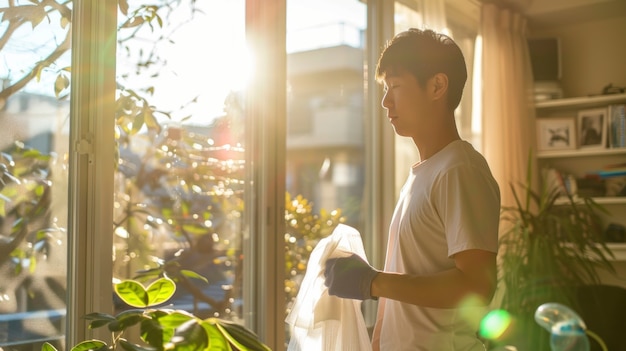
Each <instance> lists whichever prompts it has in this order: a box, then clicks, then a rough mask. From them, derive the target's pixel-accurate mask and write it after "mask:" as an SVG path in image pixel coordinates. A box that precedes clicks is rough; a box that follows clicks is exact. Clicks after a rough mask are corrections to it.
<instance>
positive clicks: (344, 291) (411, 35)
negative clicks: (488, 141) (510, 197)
mask: <svg viewBox="0 0 626 351" xmlns="http://www.w3.org/2000/svg"><path fill="white" fill-rule="evenodd" d="M376 77H377V80H378V81H379V82H382V84H383V85H384V88H385V95H384V98H383V100H382V105H383V107H384V108H385V109H386V110H387V118H388V119H389V122H390V123H391V125H392V126H393V128H394V130H395V132H396V133H397V134H398V135H399V136H404V137H409V138H412V139H413V142H414V143H415V146H416V147H417V149H418V151H419V154H420V161H419V162H418V163H416V164H414V165H413V166H412V167H411V170H410V172H409V175H408V179H407V181H406V183H405V185H404V187H403V188H402V191H401V193H400V197H399V200H398V203H397V205H396V209H395V211H394V214H393V217H392V221H391V224H390V228H389V241H388V244H387V255H386V261H385V268H384V270H383V271H378V270H376V269H374V268H372V267H371V266H369V265H368V264H367V263H365V262H364V261H363V260H361V259H360V258H359V257H358V256H355V255H353V256H350V257H345V258H338V259H331V260H328V262H327V263H326V270H325V274H326V281H325V283H326V285H327V286H328V288H329V293H330V294H331V295H336V296H339V297H343V298H352V299H361V300H365V299H370V298H374V299H377V298H379V304H378V316H377V321H376V325H375V328H374V332H373V336H372V346H373V349H374V350H383V351H386V350H390V351H401V350H412V351H415V350H423V351H447V350H455V351H457V350H464V351H465V350H467V351H469V350H471V351H474V350H484V346H483V344H482V343H481V342H480V340H479V339H478V337H477V327H478V326H477V321H476V318H475V316H474V318H471V317H468V316H467V314H466V313H465V312H467V307H466V306H467V304H472V305H473V306H478V307H480V306H484V305H486V304H487V303H488V302H489V301H490V300H491V298H492V296H493V294H494V291H495V287H496V270H497V269H496V254H497V249H498V223H499V216H500V192H499V188H498V185H497V183H496V182H495V180H494V178H493V176H492V174H491V171H490V170H489V167H488V165H487V163H486V161H485V159H484V158H483V156H482V155H481V154H479V153H478V152H477V151H476V150H475V149H474V148H473V147H472V146H471V145H470V144H469V143H467V142H465V141H463V140H461V138H460V136H459V134H458V131H457V128H456V124H455V119H454V110H455V109H456V107H457V106H458V104H459V101H460V99H461V95H462V92H463V86H464V85H465V81H466V79H467V71H466V68H465V60H464V58H463V54H462V53H461V50H460V49H459V47H458V46H457V45H456V44H455V43H454V41H452V39H450V38H449V37H447V36H445V35H442V34H438V33H435V32H433V31H431V30H418V29H410V30H408V31H405V32H403V33H400V34H398V35H397V36H395V37H394V38H393V39H392V40H391V41H390V42H389V43H388V44H387V46H386V48H385V49H384V50H383V52H382V54H381V56H380V58H379V61H378V65H377V68H376ZM479 320H480V318H478V321H479Z"/></svg>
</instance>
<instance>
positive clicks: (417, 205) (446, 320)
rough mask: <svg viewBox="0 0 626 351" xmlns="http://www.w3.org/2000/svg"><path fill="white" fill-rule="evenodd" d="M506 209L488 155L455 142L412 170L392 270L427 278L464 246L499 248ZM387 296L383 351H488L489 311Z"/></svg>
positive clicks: (397, 218)
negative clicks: (481, 327)
mask: <svg viewBox="0 0 626 351" xmlns="http://www.w3.org/2000/svg"><path fill="white" fill-rule="evenodd" d="M499 214H500V196H499V188H498V185H497V184H496V182H495V180H494V179H493V177H492V176H491V173H490V170H489V167H488V165H487V163H486V162H485V160H484V158H483V157H482V156H481V155H480V154H479V153H478V152H477V151H476V150H474V148H473V147H472V146H471V145H470V144H469V143H467V142H465V141H460V140H459V141H454V142H452V143H450V144H448V145H447V146H446V147H445V148H443V149H442V150H441V151H439V152H438V153H436V154H435V155H433V156H431V157H430V158H429V159H427V160H425V161H424V162H422V163H420V164H418V165H416V166H414V167H413V168H412V169H411V172H410V174H409V177H408V179H407V182H406V184H405V186H404V188H403V189H402V191H401V194H400V199H399V200H398V203H397V206H396V210H395V211H394V214H393V217H392V221H391V225H390V229H389V241H388V245H387V256H386V257H387V258H386V263H385V271H386V272H397V273H405V274H412V275H418V276H428V275H433V274H436V273H438V272H442V271H445V270H448V269H451V268H454V267H455V262H454V259H452V256H453V255H454V254H455V253H458V252H460V251H464V250H468V249H481V250H486V251H491V252H497V250H498V223H499ZM381 300H384V311H382V324H381V329H380V330H381V334H380V349H381V350H383V351H387V350H390V351H405V350H406V351H409V350H410V351H417V350H419V351H431V350H437V351H452V350H463V351H470V350H471V351H475V350H483V349H484V347H483V345H482V343H481V342H480V341H479V340H478V338H477V337H476V331H477V329H478V322H479V321H480V319H481V317H482V316H483V315H484V313H485V310H484V309H483V308H480V307H463V308H454V309H438V308H426V307H422V306H416V305H411V304H407V303H403V302H400V301H394V300H388V299H383V298H381ZM379 313H380V311H379ZM378 318H379V319H381V316H378Z"/></svg>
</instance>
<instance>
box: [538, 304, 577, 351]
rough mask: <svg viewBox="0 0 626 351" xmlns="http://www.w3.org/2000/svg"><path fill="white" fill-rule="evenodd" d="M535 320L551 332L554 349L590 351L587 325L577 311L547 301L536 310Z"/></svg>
mask: <svg viewBox="0 0 626 351" xmlns="http://www.w3.org/2000/svg"><path fill="white" fill-rule="evenodd" d="M535 321H536V322H537V323H538V324H539V325H540V326H542V327H543V328H544V329H546V330H547V331H549V332H550V349H551V350H552V351H589V338H588V337H587V334H586V332H585V331H586V330H587V326H586V325H585V322H584V321H583V320H582V318H580V316H579V315H578V314H576V312H574V311H572V310H571V309H570V308H569V307H567V306H565V305H562V304H559V303H546V304H543V305H541V306H539V308H537V311H535Z"/></svg>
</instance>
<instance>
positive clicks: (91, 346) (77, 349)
mask: <svg viewBox="0 0 626 351" xmlns="http://www.w3.org/2000/svg"><path fill="white" fill-rule="evenodd" d="M106 347H107V343H106V342H104V341H100V340H86V341H83V342H80V343H78V344H76V345H75V346H74V347H72V349H71V350H70V351H96V350H101V349H104V348H106Z"/></svg>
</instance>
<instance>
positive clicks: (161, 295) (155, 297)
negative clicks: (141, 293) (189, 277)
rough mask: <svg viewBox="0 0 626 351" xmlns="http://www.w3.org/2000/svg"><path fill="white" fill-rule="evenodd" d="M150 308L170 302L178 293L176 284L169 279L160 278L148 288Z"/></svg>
mask: <svg viewBox="0 0 626 351" xmlns="http://www.w3.org/2000/svg"><path fill="white" fill-rule="evenodd" d="M147 291H148V306H156V305H159V304H162V303H163V302H165V301H167V300H169V299H170V298H171V297H172V296H173V295H174V293H175V292H176V283H174V282H173V281H172V280H171V279H169V278H159V279H157V280H155V281H154V282H153V283H152V284H150V285H149V286H148V289H147Z"/></svg>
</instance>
